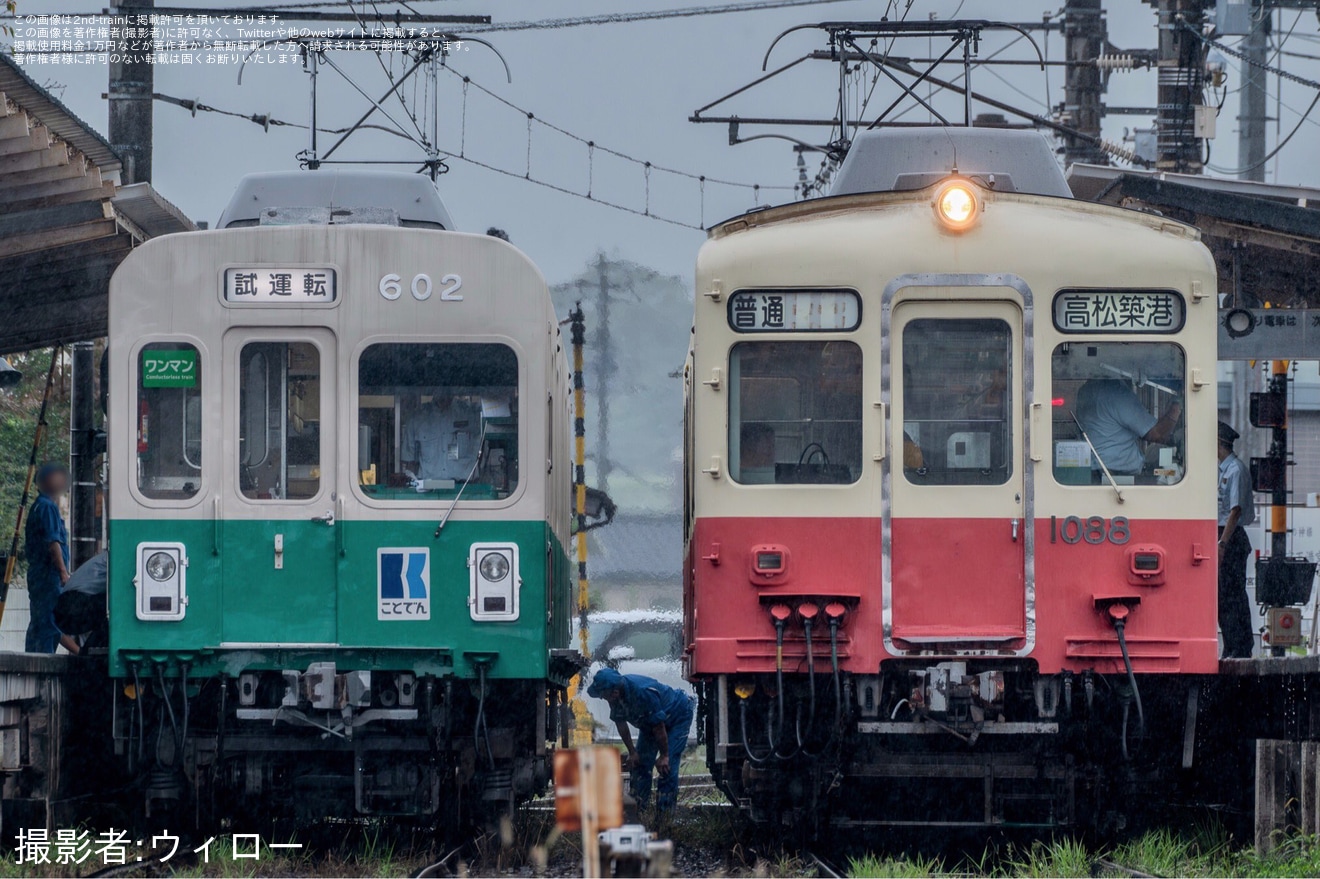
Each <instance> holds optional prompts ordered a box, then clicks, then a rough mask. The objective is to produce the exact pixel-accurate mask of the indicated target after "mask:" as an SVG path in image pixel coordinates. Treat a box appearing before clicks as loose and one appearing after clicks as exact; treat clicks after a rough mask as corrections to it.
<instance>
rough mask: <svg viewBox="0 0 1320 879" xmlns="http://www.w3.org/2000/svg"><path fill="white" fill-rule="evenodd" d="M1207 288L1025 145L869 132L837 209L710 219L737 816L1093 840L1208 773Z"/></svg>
mask: <svg viewBox="0 0 1320 879" xmlns="http://www.w3.org/2000/svg"><path fill="white" fill-rule="evenodd" d="M1215 283H1216V275H1215V268H1214V265H1213V262H1212V260H1211V257H1210V255H1209V253H1208V251H1207V250H1206V249H1205V248H1204V247H1203V246H1202V245H1201V244H1200V242H1199V240H1198V236H1197V234H1196V232H1195V231H1194V230H1192V229H1190V228H1188V227H1185V226H1183V225H1181V224H1179V223H1176V222H1173V221H1170V220H1168V219H1164V218H1161V217H1158V216H1153V215H1146V214H1139V213H1135V212H1128V211H1122V210H1117V209H1111V208H1105V207H1100V206H1096V205H1092V204H1085V203H1079V202H1076V201H1073V200H1071V198H1070V194H1069V192H1068V189H1067V185H1066V182H1065V181H1064V179H1063V176H1062V174H1061V173H1060V171H1059V169H1058V167H1057V165H1056V163H1055V161H1054V158H1053V156H1052V154H1051V152H1050V150H1049V147H1048V145H1047V144H1046V142H1045V141H1044V140H1043V139H1042V138H1040V137H1039V136H1038V135H1036V134H1034V133H1023V132H1011V131H1007V132H1005V131H985V130H976V129H962V130H944V129H939V130H935V131H885V132H875V133H872V134H868V135H866V136H864V137H863V138H861V139H859V141H858V142H857V143H856V144H854V146H853V149H852V151H851V152H850V154H849V158H848V160H847V162H846V163H845V164H844V166H843V168H842V170H841V172H840V176H839V180H838V182H837V184H836V187H835V191H834V193H833V194H832V196H831V197H829V198H824V199H819V200H816V201H811V202H804V203H799V204H795V205H791V206H785V207H782V208H773V209H769V210H765V211H761V212H755V213H751V214H747V215H744V216H742V217H737V218H734V219H732V220H729V221H727V222H725V223H723V224H721V225H719V226H717V227H715V228H714V229H713V230H712V232H711V235H710V239H709V241H708V242H707V243H706V245H705V246H704V248H703V250H702V252H701V255H700V258H699V262H698V267H697V281H696V300H697V301H696V318H695V328H694V336H693V347H692V352H691V355H690V359H689V364H688V370H687V385H688V398H687V413H686V424H687V440H686V450H687V461H688V466H687V473H686V480H687V514H688V525H687V556H686V568H685V571H686V574H687V580H686V584H685V625H686V654H685V661H686V668H687V672H688V675H689V677H690V678H691V679H692V680H693V681H695V682H697V683H698V684H699V686H700V688H701V691H702V694H703V700H702V704H703V708H704V722H705V724H706V732H707V746H708V759H709V762H710V764H711V768H712V771H713V773H714V774H715V776H716V778H717V779H718V781H719V783H720V785H721V786H722V787H723V789H724V790H725V791H726V792H727V793H728V794H729V795H730V796H731V797H732V798H733V799H734V801H735V802H737V803H738V804H739V805H741V806H742V807H744V808H745V809H746V810H747V811H748V812H749V813H750V814H751V815H752V816H753V817H754V818H756V819H758V820H764V821H775V822H779V821H783V822H788V823H795V824H799V825H808V826H812V825H816V824H819V823H820V822H823V821H826V820H828V821H831V822H834V823H837V824H855V825H870V824H877V825H904V824H919V825H929V824H936V825H967V826H983V825H1034V826H1054V825H1064V824H1074V823H1089V824H1095V823H1098V822H1103V821H1104V820H1105V819H1106V818H1107V817H1121V815H1120V813H1121V812H1122V811H1123V810H1124V808H1125V806H1124V798H1125V797H1126V796H1129V795H1130V794H1131V793H1133V792H1134V791H1136V790H1138V789H1140V788H1141V787H1142V786H1143V785H1162V784H1165V783H1167V781H1168V780H1169V778H1170V773H1175V772H1176V771H1177V770H1178V769H1179V768H1180V767H1182V766H1183V765H1184V762H1185V761H1189V760H1191V759H1192V755H1193V752H1194V749H1193V747H1192V745H1193V743H1194V733H1195V719H1196V692H1197V690H1196V682H1197V680H1198V676H1199V675H1204V674H1209V673H1212V672H1214V671H1215V670H1216V661H1217V660H1216V657H1217V642H1216V622H1215V607H1216V585H1215V582H1216V559H1215V541H1216V533H1215V521H1214V515H1215V485H1216V472H1217V460H1216V454H1215V420H1216V414H1215V413H1216V409H1217V401H1216V399H1215V384H1214V381H1213V379H1214V375H1215V335H1214V334H1215V309H1216V301H1215ZM1106 407H1108V408H1106ZM1110 409H1113V410H1116V411H1118V412H1119V413H1120V414H1119V415H1114V416H1113V417H1111V418H1110V419H1109V420H1108V421H1105V419H1104V418H1102V417H1101V416H1103V415H1106V414H1111V415H1112V414H1113V413H1110V412H1109V410H1110ZM1124 418H1125V419H1127V420H1128V421H1130V422H1131V425H1132V427H1131V430H1132V431H1134V433H1133V434H1132V436H1131V437H1128V438H1127V440H1126V443H1125V444H1124V443H1122V442H1120V440H1123V437H1121V436H1119V435H1118V434H1119V431H1118V429H1117V428H1116V427H1115V426H1114V424H1115V423H1116V422H1117V421H1121V420H1122V419H1124ZM1166 418H1167V419H1168V420H1169V421H1171V422H1172V423H1169V424H1161V425H1160V427H1159V429H1158V430H1156V429H1155V428H1154V427H1152V425H1153V424H1155V423H1156V422H1163V421H1164V420H1165V419H1166ZM1088 424H1090V425H1091V427H1090V428H1089V429H1088V428H1087V426H1086V425H1088ZM1157 435H1158V436H1157ZM1148 438H1158V439H1159V442H1155V441H1148ZM1120 447H1122V454H1120V453H1119V451H1118V450H1119V449H1120Z"/></svg>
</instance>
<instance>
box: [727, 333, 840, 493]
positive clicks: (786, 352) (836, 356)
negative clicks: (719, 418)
mask: <svg viewBox="0 0 1320 879" xmlns="http://www.w3.org/2000/svg"><path fill="white" fill-rule="evenodd" d="M861 467H862V351H861V349H860V348H859V347H857V345H856V344H854V343H852V342H781V341H775V342H769V341H767V342H739V343H738V344H737V345H734V346H733V350H732V351H731V352H730V355H729V475H730V476H731V477H732V478H733V480H734V481H735V482H739V483H742V484H743V485H765V484H778V485H801V484H812V483H814V484H819V483H836V484H843V483H852V482H856V481H857V479H858V477H859V476H860V475H861Z"/></svg>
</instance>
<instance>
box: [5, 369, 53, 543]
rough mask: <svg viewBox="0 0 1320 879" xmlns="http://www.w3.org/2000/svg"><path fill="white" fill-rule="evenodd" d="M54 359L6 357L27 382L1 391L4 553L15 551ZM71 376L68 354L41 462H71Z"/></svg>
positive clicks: (48, 419)
mask: <svg viewBox="0 0 1320 879" xmlns="http://www.w3.org/2000/svg"><path fill="white" fill-rule="evenodd" d="M50 357H51V352H50V349H45V350H42V351H28V352H26V353H24V354H14V355H10V356H9V357H8V358H6V359H7V360H8V361H9V362H10V364H12V365H13V367H14V368H15V369H17V370H19V371H20V372H22V373H23V379H22V380H21V381H20V382H19V383H18V384H17V385H15V386H14V387H12V388H8V389H5V390H0V552H8V551H9V539H10V536H11V535H12V534H13V529H14V514H15V513H17V512H18V502H19V499H20V498H21V497H22V495H23V483H24V481H25V480H26V479H27V467H28V457H29V456H30V455H31V453H32V435H33V431H35V430H36V427H37V413H38V412H40V411H41V393H42V391H43V390H45V387H46V370H47V369H49V367H50ZM68 374H69V373H68V358H67V356H66V357H64V358H62V359H61V361H60V362H59V363H58V364H56V366H55V382H54V385H53V386H52V388H51V395H50V404H49V405H48V406H47V407H46V436H45V441H44V442H43V443H42V446H41V448H40V449H39V450H38V452H37V461H38V462H43V461H63V462H65V463H68V460H69V391H68ZM29 503H31V499H29Z"/></svg>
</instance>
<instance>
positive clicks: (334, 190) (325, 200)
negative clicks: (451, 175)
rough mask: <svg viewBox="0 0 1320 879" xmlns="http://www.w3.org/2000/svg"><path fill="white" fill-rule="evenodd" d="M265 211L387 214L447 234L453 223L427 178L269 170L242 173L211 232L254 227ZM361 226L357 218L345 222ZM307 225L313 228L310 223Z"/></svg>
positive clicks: (389, 173)
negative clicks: (371, 210) (370, 210)
mask: <svg viewBox="0 0 1320 879" xmlns="http://www.w3.org/2000/svg"><path fill="white" fill-rule="evenodd" d="M270 208H288V209H295V210H302V211H307V210H328V211H330V212H331V216H330V220H329V221H330V222H334V221H335V218H334V214H333V212H334V211H336V210H349V211H351V210H361V209H363V208H375V209H380V210H387V211H392V212H393V213H394V214H396V215H397V216H398V219H399V223H400V224H401V225H405V226H438V227H440V228H442V229H447V230H450V231H453V229H454V221H453V219H452V218H451V217H450V216H449V210H448V209H447V208H446V207H445V204H444V201H442V200H441V198H440V194H439V193H438V192H436V190H435V184H433V183H432V182H431V181H430V180H429V179H428V178H426V177H423V176H421V175H419V174H407V173H403V172H399V171H358V170H348V169H344V170H340V169H328V170H318V171H272V172H264V173H258V174H248V175H247V176H245V177H244V178H243V179H242V180H240V181H239V182H238V187H237V188H236V189H235V190H234V194H233V196H232V197H231V198H230V199H229V204H228V205H226V206H225V210H224V213H222V214H221V215H220V221H219V222H218V223H217V224H216V228H219V229H227V228H229V227H230V226H233V225H242V226H255V225H257V224H258V223H260V222H261V216H262V212H263V211H265V210H268V209H270ZM347 221H348V222H358V223H360V222H363V219H361V218H358V219H348V220H347ZM307 222H311V223H316V222H317V221H316V220H314V219H308V220H307Z"/></svg>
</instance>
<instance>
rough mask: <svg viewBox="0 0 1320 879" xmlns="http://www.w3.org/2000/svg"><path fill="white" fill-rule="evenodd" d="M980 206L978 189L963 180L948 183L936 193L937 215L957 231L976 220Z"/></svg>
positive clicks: (948, 226)
mask: <svg viewBox="0 0 1320 879" xmlns="http://www.w3.org/2000/svg"><path fill="white" fill-rule="evenodd" d="M980 207H981V204H980V199H978V198H977V197H976V190H974V189H973V188H972V186H971V184H970V183H965V182H963V181H961V180H955V181H953V182H952V183H949V184H946V185H945V186H944V187H943V188H942V189H940V190H939V192H937V193H936V195H935V215H936V216H937V217H939V220H940V222H941V223H943V224H944V225H945V226H946V227H947V228H949V229H952V230H954V231H955V232H961V231H962V230H964V229H968V228H970V227H971V226H972V225H973V224H974V223H975V222H976V215H977V212H978V211H979V210H980Z"/></svg>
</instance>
